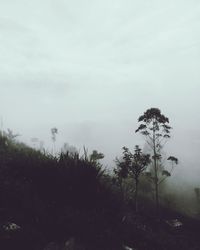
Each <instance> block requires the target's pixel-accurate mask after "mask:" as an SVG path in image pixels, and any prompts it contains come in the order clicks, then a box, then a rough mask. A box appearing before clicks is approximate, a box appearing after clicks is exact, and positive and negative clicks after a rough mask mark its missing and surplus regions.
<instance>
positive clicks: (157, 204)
mask: <svg viewBox="0 0 200 250" xmlns="http://www.w3.org/2000/svg"><path fill="white" fill-rule="evenodd" d="M153 153H154V156H153V158H154V173H155V179H154V184H155V203H156V215H158V214H159V196H158V169H157V154H156V138H155V129H154V128H153Z"/></svg>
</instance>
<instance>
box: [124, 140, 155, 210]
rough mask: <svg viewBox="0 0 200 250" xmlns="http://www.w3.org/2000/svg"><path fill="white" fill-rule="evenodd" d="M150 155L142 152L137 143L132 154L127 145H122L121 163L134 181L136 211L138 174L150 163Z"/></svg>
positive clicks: (136, 208)
mask: <svg viewBox="0 0 200 250" xmlns="http://www.w3.org/2000/svg"><path fill="white" fill-rule="evenodd" d="M150 162H151V160H150V155H149V154H143V153H142V150H141V149H140V147H139V146H138V145H136V146H135V150H134V154H133V153H131V151H130V150H129V149H128V148H127V147H123V162H121V165H122V166H124V169H126V171H127V172H126V174H128V175H130V176H131V177H133V179H134V181H135V211H136V212H137V211H138V185H139V178H140V175H141V174H142V173H143V172H144V171H145V170H146V168H147V166H148V165H149V164H150Z"/></svg>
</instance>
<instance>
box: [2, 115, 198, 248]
mask: <svg viewBox="0 0 200 250" xmlns="http://www.w3.org/2000/svg"><path fill="white" fill-rule="evenodd" d="M156 112H157V110H156ZM165 121H166V120H165ZM144 128H145V127H144V126H143V128H142V127H140V129H144ZM145 129H146V128H145ZM156 129H157V128H156ZM168 129H169V128H168ZM156 131H157V130H156ZM165 132H166V131H165ZM158 137H161V136H160V135H159V136H158ZM54 139H55V138H54ZM123 150H124V151H123V158H122V159H121V160H118V159H117V161H116V163H117V164H116V168H115V171H114V173H108V172H107V171H105V170H104V169H103V167H102V165H101V164H100V162H99V159H102V158H103V154H101V153H98V152H97V151H96V150H94V151H93V152H92V154H91V155H88V154H87V152H86V150H85V153H84V155H83V156H80V155H79V154H78V153H76V152H74V153H69V152H65V153H63V152H62V153H60V154H59V155H58V156H56V157H55V156H53V155H51V154H48V153H45V152H41V151H39V150H35V149H32V148H30V147H28V146H27V145H25V144H23V143H19V142H17V141H16V140H15V136H12V133H9V134H6V133H1V134H0V226H1V229H0V230H1V231H0V249H5V250H6V249H21V250H23V249H29V250H43V249H45V250H46V249H58V248H45V246H46V245H48V243H50V242H54V243H55V244H57V245H58V246H60V248H59V249H71V248H67V246H65V248H63V246H64V243H65V242H67V241H68V240H69V241H70V240H71V239H75V240H76V246H75V248H74V249H87V250H90V249H91V250H117V249H123V247H124V245H130V246H134V247H135V248H136V249H138V250H143V249H153V250H160V249H179V248H181V249H199V248H198V247H199V240H198V235H196V230H199V229H200V226H199V222H198V220H194V219H190V218H189V217H186V216H183V215H181V214H180V213H179V212H177V211H174V210H173V209H172V208H169V207H166V204H165V203H164V202H161V201H160V202H159V214H158V200H156V206H155V204H154V200H152V193H153V194H154V192H155V190H154V187H155V179H154V178H155V176H153V173H155V171H154V170H155V168H154V167H155V165H153V167H152V166H151V159H150V154H144V153H142V151H141V149H140V148H139V146H136V147H135V151H134V152H133V153H131V151H130V150H129V149H128V148H126V147H124V148H123ZM160 150H161V147H160V146H159V153H160V152H161V151H160ZM154 153H155V149H154ZM153 156H154V158H153V160H154V161H153V162H154V164H155V160H156V161H157V162H156V164H157V165H156V171H157V172H156V175H157V176H158V175H159V176H160V177H163V178H162V180H165V178H166V177H168V176H170V174H169V172H167V170H165V169H164V168H162V167H161V165H160V168H159V167H158V163H159V161H160V159H161V156H160V155H158V153H156V155H155V154H154V155H153ZM169 160H173V161H172V162H174V161H176V160H177V159H176V158H169ZM148 166H149V167H148ZM147 167H148V168H147ZM164 171H165V172H164ZM164 183H165V182H164V181H163V182H162V184H161V185H160V186H159V195H160V197H161V196H162V190H164V188H165V185H164ZM156 185H157V186H156V187H157V188H158V182H157V180H156ZM157 192H158V190H157ZM196 193H198V190H197V191H196ZM157 196H158V193H156V197H157ZM163 200H164V199H163ZM155 207H156V209H155ZM168 218H178V219H180V220H181V221H182V222H183V223H184V230H182V231H181V232H179V233H178V234H177V233H176V232H174V231H171V229H169V228H167V227H166V224H165V219H168ZM8 222H13V223H16V224H17V225H19V226H20V230H19V231H18V232H15V233H14V232H13V233H12V232H11V233H10V232H6V231H5V230H4V231H3V230H2V228H3V225H5V224H6V223H8Z"/></svg>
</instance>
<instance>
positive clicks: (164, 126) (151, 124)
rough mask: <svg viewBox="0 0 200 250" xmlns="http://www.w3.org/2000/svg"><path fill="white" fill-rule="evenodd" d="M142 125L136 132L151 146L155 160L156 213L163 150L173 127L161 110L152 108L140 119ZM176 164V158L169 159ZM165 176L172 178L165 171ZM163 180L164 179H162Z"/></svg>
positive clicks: (163, 173) (163, 172)
mask: <svg viewBox="0 0 200 250" xmlns="http://www.w3.org/2000/svg"><path fill="white" fill-rule="evenodd" d="M138 122H139V123H140V125H139V127H138V128H137V129H136V131H135V132H140V133H141V134H142V135H143V136H144V137H145V139H146V142H147V143H148V145H149V146H150V148H151V150H152V151H153V152H152V159H153V169H154V176H153V181H154V185H155V202H156V211H157V213H158V212H159V190H158V186H159V184H160V183H161V182H162V181H163V180H159V170H161V159H162V155H161V150H162V148H163V146H164V144H165V143H166V140H167V139H169V138H170V130H171V127H170V126H169V125H168V124H169V119H168V118H167V117H166V116H164V115H163V114H162V113H161V111H160V109H158V108H150V109H147V110H146V111H145V112H144V114H143V115H141V116H140V117H139V118H138ZM168 159H169V160H172V161H173V162H175V163H178V160H177V159H176V158H175V157H171V158H168ZM162 175H163V176H165V177H166V176H170V173H169V172H168V171H167V170H165V169H163V171H162ZM162 179H163V178H162Z"/></svg>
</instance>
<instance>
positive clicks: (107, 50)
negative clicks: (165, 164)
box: [0, 0, 200, 168]
mask: <svg viewBox="0 0 200 250" xmlns="http://www.w3.org/2000/svg"><path fill="white" fill-rule="evenodd" d="M0 63H1V67H0V115H1V117H2V118H3V128H4V129H6V128H11V129H12V130H13V131H15V132H19V133H20V134H21V135H22V136H21V140H24V141H26V142H30V138H32V137H38V138H40V140H43V141H45V145H46V147H49V148H51V141H50V129H51V128H52V127H54V126H56V127H57V128H58V130H59V134H58V136H57V147H59V146H61V145H62V143H64V142H68V143H69V144H72V145H75V146H77V147H78V148H81V147H82V146H83V145H86V147H88V148H89V149H90V150H92V149H93V148H96V149H98V150H100V151H103V153H105V155H106V157H107V158H106V159H107V161H108V162H111V161H112V159H113V158H115V156H116V155H117V154H119V153H120V152H121V148H122V146H124V145H127V146H129V147H134V145H135V144H137V143H140V144H141V146H143V145H142V143H143V141H142V138H141V137H140V136H139V135H135V133H134V130H135V129H136V128H137V118H138V116H139V115H141V114H142V113H143V112H144V111H145V110H146V109H147V108H150V107H158V108H160V109H161V111H162V112H163V113H164V114H165V115H166V116H168V117H169V119H170V124H171V126H172V127H173V128H174V129H173V138H172V140H171V141H169V143H168V145H170V146H168V147H169V149H170V150H172V151H173V152H175V153H174V154H177V155H178V157H179V158H181V157H182V156H183V158H184V159H186V158H187V160H188V161H189V162H190V161H193V162H196V163H197V165H199V168H200V161H199V159H198V158H199V148H200V112H199V108H200V98H199V96H200V93H199V92H200V1H199V0H148V1H147V0H112V1H111V0H101V1H100V0H98V1H97V0H84V1H83V0H48V1H47V0H34V1H27V0H18V1H16V0H0ZM187 155H188V156H187ZM183 158H182V159H183ZM196 167H197V166H196Z"/></svg>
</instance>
